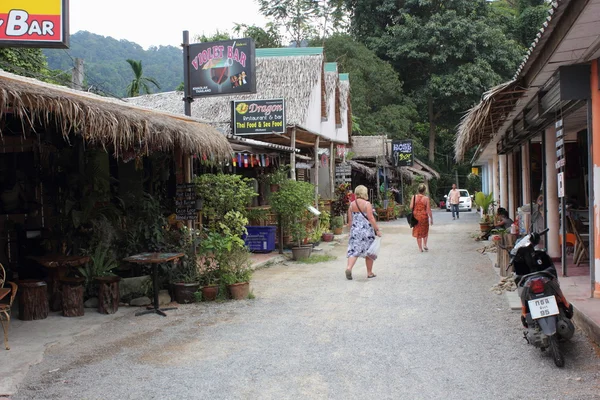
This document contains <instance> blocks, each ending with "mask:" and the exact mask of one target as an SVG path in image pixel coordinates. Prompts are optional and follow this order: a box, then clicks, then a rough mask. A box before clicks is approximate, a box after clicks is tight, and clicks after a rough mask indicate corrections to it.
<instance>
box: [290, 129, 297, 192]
mask: <svg viewBox="0 0 600 400" xmlns="http://www.w3.org/2000/svg"><path fill="white" fill-rule="evenodd" d="M291 147H292V154H291V155H290V179H291V180H293V181H295V180H296V127H295V126H294V127H293V128H292V138H291Z"/></svg>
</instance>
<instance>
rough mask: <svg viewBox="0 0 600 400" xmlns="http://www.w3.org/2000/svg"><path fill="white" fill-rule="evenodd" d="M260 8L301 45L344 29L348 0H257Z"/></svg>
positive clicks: (288, 36) (291, 38) (293, 40)
mask: <svg viewBox="0 0 600 400" xmlns="http://www.w3.org/2000/svg"><path fill="white" fill-rule="evenodd" d="M257 1H258V4H259V6H260V12H261V13H262V14H263V15H264V16H265V17H267V18H270V19H271V20H272V22H271V23H272V24H273V25H274V26H275V27H276V28H279V27H282V28H283V29H284V30H285V32H286V35H287V38H288V39H290V41H291V42H292V43H293V44H295V45H296V46H298V47H300V46H302V44H303V43H306V42H307V41H309V40H311V39H314V38H317V37H318V38H324V37H327V36H328V35H330V34H332V33H335V32H339V31H340V30H343V29H344V28H345V26H346V21H347V19H348V18H347V16H348V14H347V13H346V4H345V2H344V0H257Z"/></svg>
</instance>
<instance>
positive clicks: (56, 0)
mask: <svg viewBox="0 0 600 400" xmlns="http://www.w3.org/2000/svg"><path fill="white" fill-rule="evenodd" d="M68 15H69V1H68V0H8V1H6V0H4V1H0V47H37V48H43V47H58V48H68V47H69V18H68Z"/></svg>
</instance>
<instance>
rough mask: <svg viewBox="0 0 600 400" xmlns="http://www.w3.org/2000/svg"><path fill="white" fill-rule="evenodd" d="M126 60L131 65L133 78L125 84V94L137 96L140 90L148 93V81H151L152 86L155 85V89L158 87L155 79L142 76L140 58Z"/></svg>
mask: <svg viewBox="0 0 600 400" xmlns="http://www.w3.org/2000/svg"><path fill="white" fill-rule="evenodd" d="M127 62H128V63H129V65H130V66H131V69H132V70H133V75H134V78H133V80H132V81H131V83H130V84H129V86H127V95H128V96H129V97H136V96H139V95H140V91H143V92H145V93H146V94H150V87H149V86H148V83H151V84H153V85H154V86H156V88H157V89H160V85H159V84H158V82H157V81H156V79H154V78H149V77H146V76H144V72H143V71H142V61H141V60H140V61H134V60H127Z"/></svg>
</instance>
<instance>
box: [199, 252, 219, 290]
mask: <svg viewBox="0 0 600 400" xmlns="http://www.w3.org/2000/svg"><path fill="white" fill-rule="evenodd" d="M198 264H199V280H200V283H201V285H202V289H201V291H202V299H203V300H204V301H213V300H215V299H216V298H217V295H218V294H219V285H218V283H219V274H220V268H219V262H218V261H217V259H216V258H215V257H214V256H213V255H204V256H201V257H200V258H199V259H198Z"/></svg>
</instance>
